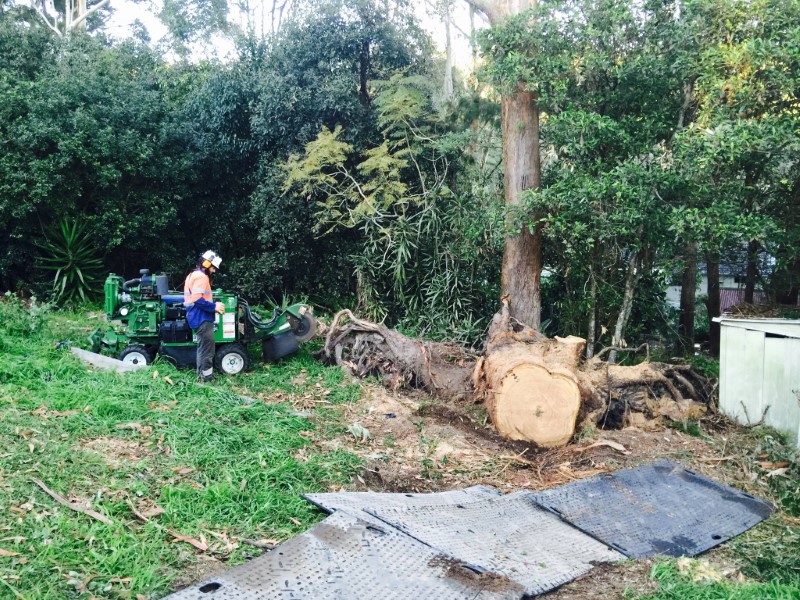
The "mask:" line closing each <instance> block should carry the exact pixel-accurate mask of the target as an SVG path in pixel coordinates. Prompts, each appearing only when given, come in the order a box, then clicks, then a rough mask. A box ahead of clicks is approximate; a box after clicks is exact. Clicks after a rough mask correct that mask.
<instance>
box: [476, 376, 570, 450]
mask: <svg viewBox="0 0 800 600" xmlns="http://www.w3.org/2000/svg"><path fill="white" fill-rule="evenodd" d="M492 388H494V389H493V390H492ZM490 390H492V391H490V393H489V398H488V399H487V400H488V402H487V404H488V408H489V414H490V416H491V418H492V422H493V423H494V426H495V428H496V429H497V431H498V433H500V435H502V436H504V437H507V438H509V439H512V440H527V441H531V442H534V443H536V444H538V445H540V446H546V447H551V446H563V445H564V444H566V443H567V442H568V441H569V439H570V438H571V437H572V434H573V433H574V431H575V421H576V419H577V418H578V411H579V410H580V407H581V393H580V389H579V388H578V384H577V382H576V381H575V378H574V376H572V375H571V374H568V373H558V372H551V371H549V370H548V369H546V368H545V367H543V366H540V365H537V364H534V363H523V364H518V365H516V366H515V367H513V368H512V369H509V370H508V371H507V372H506V373H505V374H504V375H503V376H502V378H501V379H500V381H499V382H498V383H496V384H495V385H494V386H490Z"/></svg>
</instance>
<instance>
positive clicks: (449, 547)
mask: <svg viewBox="0 0 800 600" xmlns="http://www.w3.org/2000/svg"><path fill="white" fill-rule="evenodd" d="M367 512H369V513H370V514H372V515H375V516H376V517H378V518H379V519H381V520H383V521H385V522H386V523H387V524H389V525H392V526H393V527H396V528H397V529H399V530H400V531H403V532H404V533H407V534H408V535H410V536H411V537H413V538H415V539H417V540H419V541H421V542H423V543H424V544H426V545H428V546H430V547H432V548H435V549H437V550H440V551H442V552H443V553H445V554H446V555H447V556H449V557H451V558H452V559H454V560H457V561H459V562H462V563H466V564H468V565H470V566H472V567H473V568H475V569H476V570H477V571H486V572H489V573H494V574H497V575H504V576H506V577H508V578H509V579H511V580H513V581H516V582H518V583H519V584H521V585H522V586H523V587H524V589H525V593H526V594H529V595H532V594H541V593H544V592H547V591H549V590H552V589H554V588H556V587H558V586H560V585H562V584H564V583H567V582H568V581H572V580H573V579H575V578H576V577H578V576H579V575H582V574H583V573H586V572H587V571H589V570H590V569H591V568H592V565H593V563H598V562H609V561H616V560H622V559H623V558H625V557H624V556H623V555H621V554H619V553H618V552H616V551H615V550H612V549H611V548H609V547H607V546H606V545H605V544H602V543H600V542H598V541H596V540H595V539H593V538H591V537H590V536H588V535H586V534H584V533H582V532H581V531H578V530H577V529H575V528H574V527H572V526H571V525H569V524H567V523H564V522H563V521H562V520H561V519H559V518H558V517H556V516H555V515H553V514H552V513H550V512H548V511H546V510H544V509H542V508H540V507H539V506H537V505H536V504H535V502H534V501H533V498H532V494H531V493H530V492H516V493H513V494H508V495H506V496H497V497H494V498H489V499H485V500H479V501H476V502H470V503H467V504H449V505H440V506H411V507H400V508H397V507H395V508H392V507H376V508H371V509H367Z"/></svg>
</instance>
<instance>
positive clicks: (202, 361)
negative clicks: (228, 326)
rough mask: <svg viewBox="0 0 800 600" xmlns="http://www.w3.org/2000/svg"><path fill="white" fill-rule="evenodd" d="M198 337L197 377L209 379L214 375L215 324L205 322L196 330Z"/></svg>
mask: <svg viewBox="0 0 800 600" xmlns="http://www.w3.org/2000/svg"><path fill="white" fill-rule="evenodd" d="M195 334H196V335H197V375H198V376H200V377H202V378H204V379H207V378H209V377H211V376H212V375H214V323H212V322H211V321H203V322H202V323H200V327H198V328H197V329H195Z"/></svg>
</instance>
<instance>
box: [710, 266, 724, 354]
mask: <svg viewBox="0 0 800 600" xmlns="http://www.w3.org/2000/svg"><path fill="white" fill-rule="evenodd" d="M706 270H707V271H708V290H707V291H708V300H706V309H707V312H708V337H709V346H710V348H709V349H710V352H711V356H719V323H715V322H714V318H715V317H718V316H720V314H721V313H722V310H721V308H720V307H721V306H722V303H721V302H720V293H719V255H718V254H709V255H708V256H707V257H706Z"/></svg>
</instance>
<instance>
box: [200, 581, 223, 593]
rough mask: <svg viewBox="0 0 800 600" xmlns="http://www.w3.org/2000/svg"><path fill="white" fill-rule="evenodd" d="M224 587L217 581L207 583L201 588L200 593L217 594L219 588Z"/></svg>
mask: <svg viewBox="0 0 800 600" xmlns="http://www.w3.org/2000/svg"><path fill="white" fill-rule="evenodd" d="M221 587H222V584H221V583H218V582H216V581H212V582H211V583H207V584H205V585H204V586H202V587H201V588H200V591H201V592H203V593H204V594H210V593H211V592H216V591H217V590H218V589H219V588H221Z"/></svg>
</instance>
